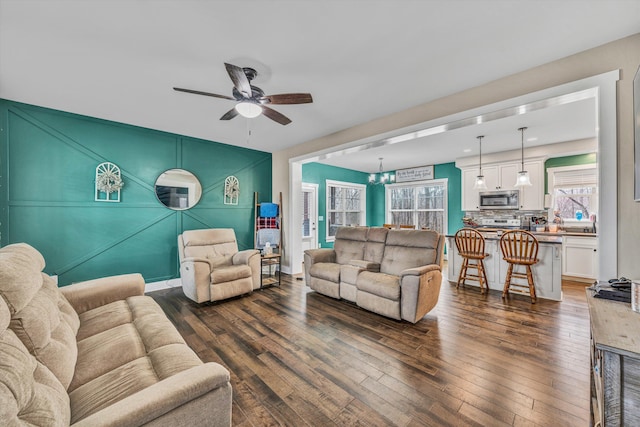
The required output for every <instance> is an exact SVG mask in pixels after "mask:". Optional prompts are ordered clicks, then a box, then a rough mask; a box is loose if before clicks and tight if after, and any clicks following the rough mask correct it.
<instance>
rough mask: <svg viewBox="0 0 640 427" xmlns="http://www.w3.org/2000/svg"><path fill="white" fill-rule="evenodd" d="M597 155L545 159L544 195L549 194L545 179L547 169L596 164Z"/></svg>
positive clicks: (547, 183)
mask: <svg viewBox="0 0 640 427" xmlns="http://www.w3.org/2000/svg"><path fill="white" fill-rule="evenodd" d="M597 161H598V160H597V154H596V153H588V154H577V155H575V156H564V157H554V158H552V159H547V161H545V162H544V192H545V194H546V193H548V192H549V182H548V179H547V169H549V168H559V167H563V166H576V165H588V164H593V163H596V162H597Z"/></svg>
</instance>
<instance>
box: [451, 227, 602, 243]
mask: <svg viewBox="0 0 640 427" xmlns="http://www.w3.org/2000/svg"><path fill="white" fill-rule="evenodd" d="M476 230H478V231H479V232H480V233H482V235H483V236H484V238H485V239H486V240H500V236H501V235H498V231H497V230H495V229H476ZM531 234H533V235H534V236H536V239H538V242H539V243H551V244H562V237H563V236H582V237H596V236H597V234H595V233H566V232H564V231H558V232H556V233H551V232H548V231H545V232H537V231H532V232H531ZM446 237H455V236H454V235H453V234H447V235H446Z"/></svg>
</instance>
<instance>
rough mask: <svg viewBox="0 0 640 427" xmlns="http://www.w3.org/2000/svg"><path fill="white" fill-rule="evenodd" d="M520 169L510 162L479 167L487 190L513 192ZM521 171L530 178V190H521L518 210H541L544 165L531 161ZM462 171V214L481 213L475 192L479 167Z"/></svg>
mask: <svg viewBox="0 0 640 427" xmlns="http://www.w3.org/2000/svg"><path fill="white" fill-rule="evenodd" d="M521 168H522V165H521V163H520V162H518V163H515V162H510V163H503V164H497V165H488V166H484V165H483V167H482V174H483V175H484V178H485V182H486V183H487V190H484V191H495V190H515V189H516V187H515V183H516V178H517V176H518V172H519V171H520V169H521ZM524 168H525V170H526V171H528V172H529V176H530V177H531V183H532V186H531V187H525V188H524V189H522V190H520V209H522V210H532V211H533V210H535V211H539V210H543V209H544V163H543V162H542V160H530V161H526V162H525V163H524ZM461 171H462V188H461V196H462V200H461V202H462V210H463V211H477V210H479V209H480V206H479V202H480V195H479V193H480V192H479V191H478V190H476V189H474V188H473V187H474V184H475V182H476V177H477V176H478V173H479V169H478V167H477V166H476V167H469V168H464V169H462V170H461Z"/></svg>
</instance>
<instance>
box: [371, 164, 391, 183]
mask: <svg viewBox="0 0 640 427" xmlns="http://www.w3.org/2000/svg"><path fill="white" fill-rule="evenodd" d="M382 159H383V157H378V160H380V168H379V171H378V173H377V174H376V173H372V174H370V175H369V184H372V185H380V184H383V185H384V184H389V183H391V182H395V180H396V176H395V175H393V174H390V173H388V172H384V169H382Z"/></svg>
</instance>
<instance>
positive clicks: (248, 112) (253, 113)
mask: <svg viewBox="0 0 640 427" xmlns="http://www.w3.org/2000/svg"><path fill="white" fill-rule="evenodd" d="M236 110H237V111H238V113H239V114H240V115H241V116H243V117H246V118H248V119H253V118H254V117H258V116H259V115H260V114H262V107H261V106H259V105H258V104H255V103H253V102H240V103H238V104H236Z"/></svg>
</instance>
